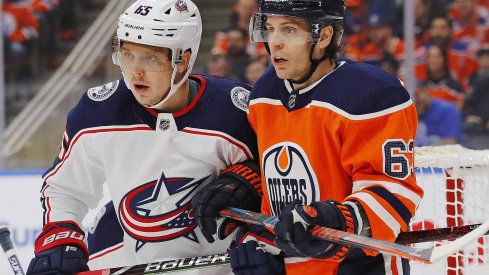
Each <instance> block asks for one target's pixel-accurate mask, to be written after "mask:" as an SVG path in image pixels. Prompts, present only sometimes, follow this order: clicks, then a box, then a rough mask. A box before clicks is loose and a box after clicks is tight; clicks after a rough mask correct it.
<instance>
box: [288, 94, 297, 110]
mask: <svg viewBox="0 0 489 275" xmlns="http://www.w3.org/2000/svg"><path fill="white" fill-rule="evenodd" d="M296 98H297V95H296V94H291V95H290V97H289V108H290V109H292V108H294V106H295V100H296Z"/></svg>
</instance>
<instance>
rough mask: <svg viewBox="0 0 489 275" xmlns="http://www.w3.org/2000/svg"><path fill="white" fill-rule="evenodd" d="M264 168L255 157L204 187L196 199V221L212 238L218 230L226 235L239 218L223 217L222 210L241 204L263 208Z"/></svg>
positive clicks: (257, 209) (253, 207) (225, 172)
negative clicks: (262, 170)
mask: <svg viewBox="0 0 489 275" xmlns="http://www.w3.org/2000/svg"><path fill="white" fill-rule="evenodd" d="M261 188H262V187H261V177H260V168H259V167H258V165H257V164H256V163H254V162H251V161H245V162H243V163H240V164H235V165H232V166H230V167H228V168H226V170H224V171H223V173H222V174H221V175H220V176H219V177H218V178H217V179H216V180H215V181H213V182H211V183H209V184H208V185H207V186H205V187H203V188H202V189H201V190H199V192H198V193H197V194H196V195H195V197H194V198H193V199H192V209H193V210H194V215H195V221H196V222H197V225H198V226H199V227H200V229H201V231H202V234H203V235H204V237H205V238H206V239H207V241H208V242H210V243H212V242H214V237H213V235H214V234H217V237H218V239H224V238H225V237H227V235H229V234H230V233H231V232H232V231H233V229H234V228H236V222H235V221H231V220H229V219H219V223H217V222H216V218H217V217H218V216H219V211H221V210H222V209H224V208H226V207H240V208H244V209H247V210H253V211H259V210H260V206H261V197H262V194H263V193H262V189H261Z"/></svg>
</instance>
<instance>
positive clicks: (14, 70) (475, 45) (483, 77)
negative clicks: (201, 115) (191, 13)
mask: <svg viewBox="0 0 489 275" xmlns="http://www.w3.org/2000/svg"><path fill="white" fill-rule="evenodd" d="M2 1H3V10H4V18H3V21H4V22H3V24H4V25H3V34H4V40H6V43H5V52H6V64H7V66H8V67H9V68H8V70H6V77H7V81H8V80H9V79H16V78H22V77H27V76H29V74H32V66H33V65H32V64H34V63H35V64H41V66H47V67H49V66H54V64H50V63H51V62H52V61H53V60H56V59H55V58H52V56H49V55H50V54H51V53H52V52H54V51H53V48H55V47H56V45H59V43H62V42H63V41H70V40H72V39H74V38H75V36H76V28H75V26H76V22H75V17H76V16H74V14H75V13H76V11H75V9H76V8H75V7H74V4H73V3H75V2H77V1H75V0H2ZM222 1H231V0H222ZM232 1H235V3H234V5H233V7H232V9H231V10H230V11H229V14H228V15H227V17H228V19H227V20H225V18H224V19H223V20H225V21H226V23H225V27H224V28H222V29H221V30H219V31H217V32H216V33H215V35H214V41H213V46H212V49H211V53H210V57H209V60H207V63H206V64H205V68H204V73H208V74H212V75H217V76H226V77H233V78H236V79H239V80H242V81H244V82H247V83H249V84H252V85H253V84H254V83H255V82H256V80H257V79H258V78H259V76H260V75H261V74H262V73H263V72H264V71H265V70H266V68H267V67H268V66H269V57H268V54H267V52H266V49H265V47H264V45H263V44H251V43H249V41H250V39H249V36H248V24H249V19H250V17H251V15H252V14H253V13H254V12H256V11H257V10H258V4H257V0H232ZM413 1H414V13H415V18H414V21H415V76H416V81H417V83H418V84H417V89H416V91H415V93H414V95H415V98H414V99H415V101H416V105H417V109H418V112H419V118H420V128H419V129H418V137H417V145H418V146H422V145H439V144H450V143H461V144H464V145H468V146H469V147H480V146H479V145H477V144H473V143H472V144H471V141H472V140H475V139H476V138H478V137H482V138H479V140H482V141H483V142H482V143H485V144H483V145H481V146H483V147H486V146H487V147H489V137H488V136H489V0H413ZM100 2H101V1H100V0H83V1H79V3H81V4H82V8H86V9H90V8H91V7H96V6H97V4H100ZM346 3H347V16H346V18H345V21H344V27H345V31H344V36H343V40H342V43H343V45H342V53H341V58H345V59H351V60H356V61H362V62H366V63H370V64H372V65H375V66H379V67H381V68H382V69H384V70H386V71H388V72H390V73H392V74H394V75H396V76H397V77H399V78H400V79H401V80H402V79H404V78H405V76H406V68H405V62H404V61H405V48H404V40H403V36H404V35H403V30H404V29H403V22H404V20H403V8H404V0H346ZM33 57H35V58H37V60H36V62H37V63H36V62H34V63H33V61H32V59H33ZM46 57H48V58H46ZM38 66H39V65H38ZM484 141H485V142H484Z"/></svg>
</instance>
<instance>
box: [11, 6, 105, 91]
mask: <svg viewBox="0 0 489 275" xmlns="http://www.w3.org/2000/svg"><path fill="white" fill-rule="evenodd" d="M78 3H79V4H81V7H82V8H85V9H90V8H95V7H96V5H97V1H96V0H84V1H75V0H2V8H3V17H2V19H3V22H2V27H3V30H2V31H3V40H4V56H5V64H6V66H5V67H6V70H5V78H6V81H7V82H10V81H19V80H23V79H26V78H29V77H31V76H32V75H33V74H35V73H38V72H42V71H43V69H46V68H47V69H53V67H54V66H56V64H55V63H56V58H55V56H54V54H55V53H56V52H57V47H59V46H60V44H62V43H64V42H70V41H74V40H75V39H76V30H77V28H76V23H77V22H76V14H77V8H79V6H77V4H78Z"/></svg>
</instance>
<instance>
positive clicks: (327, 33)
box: [318, 25, 333, 49]
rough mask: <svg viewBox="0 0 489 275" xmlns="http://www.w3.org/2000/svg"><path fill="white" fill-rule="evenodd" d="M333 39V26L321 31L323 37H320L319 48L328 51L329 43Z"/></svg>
mask: <svg viewBox="0 0 489 275" xmlns="http://www.w3.org/2000/svg"><path fill="white" fill-rule="evenodd" d="M331 39H333V26H331V25H329V26H326V27H324V28H323V29H322V30H321V35H320V36H319V41H318V46H319V47H320V48H321V49H326V47H328V45H329V43H331Z"/></svg>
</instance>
